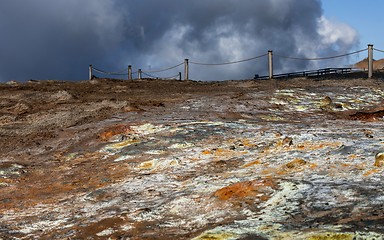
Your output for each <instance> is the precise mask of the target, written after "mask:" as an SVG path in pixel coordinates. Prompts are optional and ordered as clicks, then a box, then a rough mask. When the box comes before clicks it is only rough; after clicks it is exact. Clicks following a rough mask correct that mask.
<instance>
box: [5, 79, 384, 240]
mask: <svg viewBox="0 0 384 240" xmlns="http://www.w3.org/2000/svg"><path fill="white" fill-rule="evenodd" d="M0 89H1V92H2V94H1V96H0V144H1V148H0V239H1V238H3V239H87V238H88V239H131V240H136V239H137V240H139V239H140V240H141V239H192V238H194V239H242V240H246V239H293V238H295V239H309V238H311V237H312V239H329V238H330V237H334V239H367V238H368V237H371V238H372V239H373V238H376V239H380V238H382V237H384V225H383V223H384V209H383V208H382V206H383V204H384V189H383V187H382V182H383V180H384V175H383V173H384V159H383V157H382V156H383V154H381V155H380V154H379V153H383V152H384V118H383V117H384V107H383V106H384V105H383V104H384V81H383V80H380V79H371V80H367V79H339V80H334V79H322V80H319V79H311V80H310V79H291V80H281V81H275V80H266V81H251V80H250V81H225V82H196V81H162V80H140V81H122V80H107V79H95V80H91V81H82V82H61V81H30V82H27V83H15V82H14V83H8V84H0Z"/></svg>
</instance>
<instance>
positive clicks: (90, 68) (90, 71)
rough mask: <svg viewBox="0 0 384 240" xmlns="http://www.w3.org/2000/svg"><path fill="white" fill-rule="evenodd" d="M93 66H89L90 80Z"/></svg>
mask: <svg viewBox="0 0 384 240" xmlns="http://www.w3.org/2000/svg"><path fill="white" fill-rule="evenodd" d="M92 75H93V74H92V64H90V65H89V80H92Z"/></svg>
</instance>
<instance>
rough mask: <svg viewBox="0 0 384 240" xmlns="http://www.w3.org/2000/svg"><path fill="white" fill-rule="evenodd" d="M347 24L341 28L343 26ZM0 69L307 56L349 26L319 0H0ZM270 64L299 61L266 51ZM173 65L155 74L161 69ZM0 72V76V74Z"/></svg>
mask: <svg viewBox="0 0 384 240" xmlns="http://www.w3.org/2000/svg"><path fill="white" fill-rule="evenodd" d="M345 29H347V30H348V31H345ZM0 34H1V36H2V37H1V38H0V54H1V55H0V75H1V76H2V80H3V81H7V80H11V79H17V80H27V79H30V78H34V79H70V80H79V79H86V78H87V74H88V71H87V67H88V65H89V64H93V65H94V66H96V67H98V68H101V69H105V70H107V71H117V70H122V69H124V68H126V67H127V65H133V68H134V69H138V68H142V69H161V68H164V67H169V66H173V65H176V64H178V63H181V62H183V61H184V59H185V58H188V59H190V61H194V62H207V63H220V62H228V61H234V60H241V59H245V58H250V57H254V56H258V55H262V54H265V53H267V51H268V50H270V49H271V50H274V52H275V53H279V54H281V55H286V56H298V57H300V56H302V57H315V56H322V55H324V54H333V53H339V52H342V53H344V52H347V51H349V50H351V49H352V48H354V47H355V46H356V45H357V43H358V38H357V34H356V32H355V31H354V30H353V29H352V28H351V27H349V26H347V25H345V24H343V23H337V22H333V21H330V20H327V19H325V18H324V17H322V9H321V2H320V1H319V0H306V1H302V0H284V1H282V0H265V1H254V0H242V1H241V2H239V1H235V0H210V1H206V0H194V1H185V2H182V3H181V2H176V1H174V0H162V1H158V0H145V1H142V0H127V1H123V0H111V1H103V0H82V1H76V0H66V1H50V0H34V1H25V0H24V1H23V0H13V1H3V2H2V3H0ZM274 66H275V69H276V70H275V72H279V71H280V72H281V71H292V70H304V69H306V68H308V67H311V66H312V65H311V63H308V62H305V61H287V60H283V59H278V58H275V59H274ZM190 67H191V69H190V77H191V78H193V79H204V80H212V79H242V78H252V76H253V75H254V74H256V73H258V74H261V75H263V74H266V73H267V60H266V58H261V59H257V60H254V61H249V62H246V63H241V64H233V65H226V66H215V67H212V66H210V67H208V66H200V65H193V64H191V66H190ZM178 71H182V67H181V68H176V69H172V71H169V72H164V73H158V75H159V76H161V75H162V76H171V75H174V74H176V73H177V72H178ZM0 81H1V80H0Z"/></svg>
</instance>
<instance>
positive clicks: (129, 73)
mask: <svg viewBox="0 0 384 240" xmlns="http://www.w3.org/2000/svg"><path fill="white" fill-rule="evenodd" d="M128 80H132V66H131V65H128Z"/></svg>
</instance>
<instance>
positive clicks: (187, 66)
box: [184, 59, 189, 81]
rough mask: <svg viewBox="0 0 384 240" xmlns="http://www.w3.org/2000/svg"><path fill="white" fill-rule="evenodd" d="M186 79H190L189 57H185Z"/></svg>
mask: <svg viewBox="0 0 384 240" xmlns="http://www.w3.org/2000/svg"><path fill="white" fill-rule="evenodd" d="M184 80H187V81H188V80H189V64H188V59H184Z"/></svg>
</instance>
